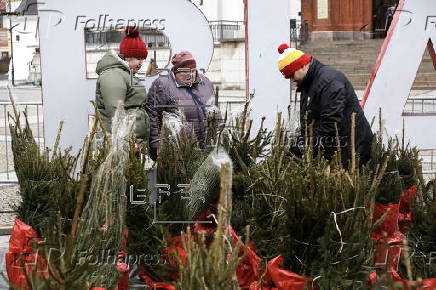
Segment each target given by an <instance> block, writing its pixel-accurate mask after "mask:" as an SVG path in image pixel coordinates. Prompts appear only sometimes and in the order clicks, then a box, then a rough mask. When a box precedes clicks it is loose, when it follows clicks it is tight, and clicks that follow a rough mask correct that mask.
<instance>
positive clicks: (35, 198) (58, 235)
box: [11, 105, 134, 289]
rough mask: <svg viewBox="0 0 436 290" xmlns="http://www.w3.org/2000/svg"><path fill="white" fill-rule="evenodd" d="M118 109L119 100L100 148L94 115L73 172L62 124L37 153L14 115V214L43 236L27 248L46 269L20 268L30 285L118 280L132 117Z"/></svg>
mask: <svg viewBox="0 0 436 290" xmlns="http://www.w3.org/2000/svg"><path fill="white" fill-rule="evenodd" d="M120 108H122V105H120V107H119V109H118V111H117V114H116V117H115V121H114V127H113V134H112V136H111V140H107V139H106V140H105V142H103V144H101V145H102V146H98V145H96V140H95V133H96V126H97V123H98V120H99V117H98V113H97V122H96V123H95V124H94V127H93V129H92V131H91V133H90V134H89V136H88V137H87V138H86V140H85V142H84V146H83V148H82V150H81V155H80V169H79V170H80V171H79V174H77V173H76V172H77V171H78V170H76V167H75V166H76V164H77V160H79V158H78V157H73V156H71V155H70V154H69V151H68V150H67V151H64V153H61V151H60V150H59V148H58V147H59V146H58V144H59V138H60V131H61V129H60V130H59V133H58V137H57V140H56V142H55V145H54V147H53V149H52V150H49V149H45V150H41V151H40V149H39V148H38V147H37V146H36V143H35V141H34V140H33V138H32V136H31V132H30V129H29V126H28V124H27V122H26V127H25V128H24V129H22V128H21V125H20V122H19V114H18V113H16V114H15V125H11V133H12V135H13V138H14V142H13V151H14V156H15V157H16V158H15V159H14V161H15V166H16V167H17V168H19V172H20V173H19V175H18V178H19V182H20V185H22V187H21V188H20V192H21V194H22V199H23V203H22V204H21V205H19V206H18V212H19V213H20V215H21V216H20V217H22V218H23V220H26V221H28V222H29V223H30V225H31V226H35V227H36V228H37V230H38V236H39V237H40V238H41V239H42V240H43V242H42V243H39V244H33V246H34V248H33V251H37V252H38V256H39V257H40V258H41V260H42V261H43V262H44V265H45V271H47V272H48V275H40V273H38V272H32V271H27V272H26V273H25V274H26V276H27V283H28V285H29V287H30V288H31V289H87V288H89V287H93V286H103V287H114V286H115V285H116V284H117V278H118V271H117V256H118V251H119V249H120V246H121V239H122V237H123V231H124V228H125V208H126V204H127V202H126V197H125V192H126V187H127V180H126V178H125V175H124V174H125V169H126V168H127V167H128V162H129V159H128V155H129V152H130V150H131V149H132V148H133V147H132V146H130V145H129V141H130V140H132V138H133V124H134V123H133V122H134V117H133V116H130V115H126V114H124V110H122V109H120ZM47 201H51V202H50V203H47ZM31 207H33V208H34V209H36V210H33V208H31ZM31 210H32V211H31ZM35 212H38V216H37V218H38V220H35ZM21 287H24V285H19V288H21Z"/></svg>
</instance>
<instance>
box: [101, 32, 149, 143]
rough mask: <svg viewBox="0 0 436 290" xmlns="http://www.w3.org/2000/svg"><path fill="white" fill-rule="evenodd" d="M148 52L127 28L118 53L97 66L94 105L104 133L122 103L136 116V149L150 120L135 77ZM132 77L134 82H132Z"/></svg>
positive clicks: (142, 92) (143, 90) (107, 54)
mask: <svg viewBox="0 0 436 290" xmlns="http://www.w3.org/2000/svg"><path fill="white" fill-rule="evenodd" d="M147 55H148V51H147V47H146V45H145V43H144V41H143V40H142V39H141V37H140V36H139V30H138V28H136V27H127V28H126V36H125V37H124V39H123V40H122V41H121V43H120V53H119V54H117V53H116V52H115V51H114V50H112V51H109V52H108V53H106V54H105V55H104V56H103V58H102V59H101V60H100V61H99V62H98V63H97V70H96V72H97V74H98V80H97V89H96V95H95V101H96V104H97V108H98V110H99V112H100V114H101V118H102V121H103V123H104V125H105V127H106V128H105V129H106V130H107V131H108V132H109V133H110V132H111V129H112V118H113V117H114V115H115V111H116V109H117V106H118V103H119V102H120V101H122V102H123V104H124V108H125V109H126V110H127V111H133V112H134V114H135V116H136V122H135V135H136V139H137V145H139V144H143V143H142V142H143V141H145V142H147V140H148V138H149V118H148V115H147V113H146V111H145V110H144V108H143V104H144V103H145V100H146V98H147V93H146V91H145V87H144V85H143V84H142V83H141V82H140V80H139V79H138V78H137V77H135V76H134V74H135V73H137V72H138V71H139V70H140V69H141V66H142V63H143V62H144V60H145V59H146V58H147ZM132 75H133V78H132Z"/></svg>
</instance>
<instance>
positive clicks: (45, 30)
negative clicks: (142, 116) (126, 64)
mask: <svg viewBox="0 0 436 290" xmlns="http://www.w3.org/2000/svg"><path fill="white" fill-rule="evenodd" d="M38 11H39V16H40V19H39V35H40V42H41V43H40V48H41V64H42V88H43V102H44V132H45V134H44V135H45V145H46V146H51V145H52V144H53V142H54V139H55V135H56V131H57V127H58V124H59V122H60V121H62V120H63V121H65V125H64V133H63V136H62V145H63V147H65V146H69V145H72V146H73V149H74V150H75V151H76V150H77V149H78V148H79V147H80V146H81V145H82V142H83V138H84V137H85V135H86V133H87V131H88V114H92V113H93V108H92V106H91V105H90V103H89V101H90V100H93V99H94V96H95V83H96V80H91V79H86V60H85V39H84V28H85V27H91V28H92V27H94V29H95V28H97V29H103V28H105V29H107V28H109V27H110V25H112V26H115V25H117V24H119V26H118V28H121V27H122V26H127V25H126V24H133V23H135V24H136V25H138V26H141V25H150V26H153V25H154V26H156V27H157V28H159V29H163V32H164V33H165V34H166V35H167V36H168V37H169V39H170V42H171V45H172V51H173V53H174V52H178V51H181V50H189V51H191V52H192V54H193V55H194V56H195V57H196V60H197V64H198V66H199V68H203V69H205V70H207V69H208V68H209V63H210V61H211V59H212V54H213V38H212V32H211V30H210V28H209V23H208V21H207V19H206V18H205V17H204V15H203V14H202V13H201V11H200V10H198V8H197V7H196V6H195V5H194V4H192V3H190V2H189V1H187V0H146V1H145V0H125V1H116V0H92V1H89V0H74V1H58V0H46V1H44V3H41V4H38ZM111 19H112V21H109V20H111ZM129 21H130V22H129ZM138 23H139V24H138Z"/></svg>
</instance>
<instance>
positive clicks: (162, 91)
mask: <svg viewBox="0 0 436 290" xmlns="http://www.w3.org/2000/svg"><path fill="white" fill-rule="evenodd" d="M213 95H214V89H213V85H212V83H211V82H210V80H209V79H208V78H207V77H205V76H204V75H202V74H200V73H197V79H196V81H195V83H194V85H193V86H192V88H190V87H182V86H179V85H178V84H177V82H176V80H175V77H174V74H173V73H170V74H169V75H166V76H160V77H159V78H158V79H156V80H155V81H154V82H153V84H152V86H151V88H150V90H149V92H148V99H147V104H146V111H147V113H148V115H149V117H150V147H151V148H152V149H153V148H154V149H156V148H159V131H160V127H161V125H162V113H163V112H164V111H165V112H170V113H174V112H176V111H177V110H180V111H181V112H183V113H184V115H185V117H186V121H187V122H188V123H189V124H191V126H192V127H193V129H194V132H195V134H196V137H197V140H198V143H199V145H200V147H201V148H203V147H204V143H205V141H206V126H207V121H206V117H207V113H206V107H205V106H207V105H210V104H211V103H212V100H213Z"/></svg>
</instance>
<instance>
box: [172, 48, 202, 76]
mask: <svg viewBox="0 0 436 290" xmlns="http://www.w3.org/2000/svg"><path fill="white" fill-rule="evenodd" d="M171 63H172V64H173V67H172V70H173V71H175V70H177V69H178V68H196V67H197V63H196V61H195V59H194V57H193V56H192V54H191V53H190V52H189V51H182V52H180V53H176V54H175V55H174V56H173V58H172V59H171Z"/></svg>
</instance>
